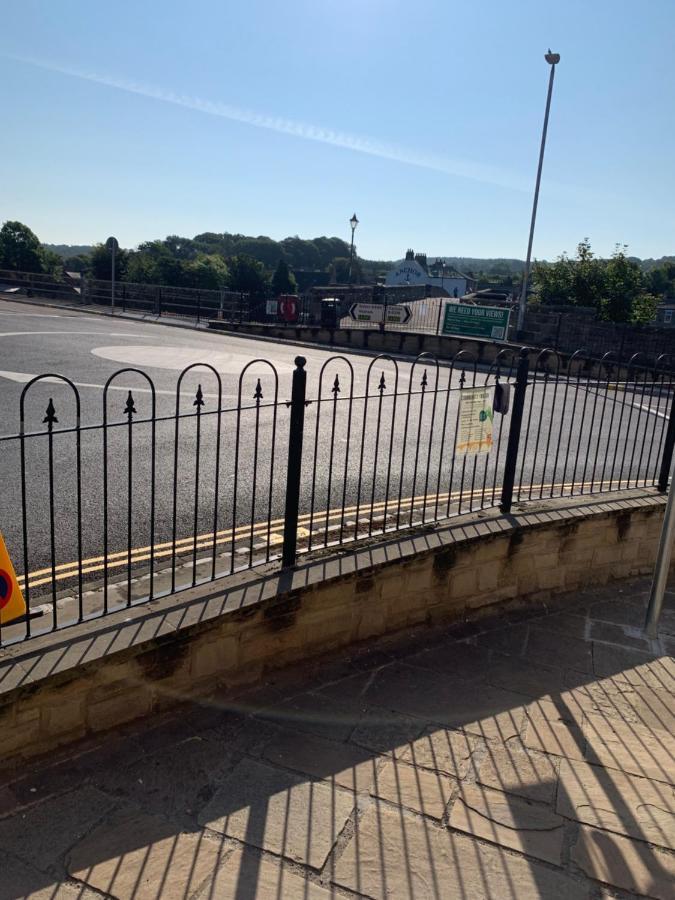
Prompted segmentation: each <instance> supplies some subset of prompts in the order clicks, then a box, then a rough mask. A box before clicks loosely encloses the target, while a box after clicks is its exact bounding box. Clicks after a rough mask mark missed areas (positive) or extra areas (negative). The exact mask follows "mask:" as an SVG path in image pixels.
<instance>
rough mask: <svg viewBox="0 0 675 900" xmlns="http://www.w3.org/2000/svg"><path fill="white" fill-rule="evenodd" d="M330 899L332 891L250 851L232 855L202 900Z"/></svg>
mask: <svg viewBox="0 0 675 900" xmlns="http://www.w3.org/2000/svg"><path fill="white" fill-rule="evenodd" d="M254 897H259V898H260V900H267V898H270V900H330V898H331V897H334V894H333V892H332V891H331V890H330V889H329V888H327V887H322V886H321V885H320V884H317V883H315V882H312V881H308V880H307V879H305V878H304V877H303V876H302V874H298V873H297V872H296V871H293V869H291V868H289V867H288V866H283V865H281V864H280V863H279V861H278V860H275V859H271V858H269V857H266V856H261V854H260V853H256V852H253V851H251V850H243V849H238V850H235V851H234V852H233V853H231V854H230V855H229V856H228V857H227V859H226V861H225V863H224V865H223V866H221V867H220V869H219V870H218V871H217V872H216V873H215V876H214V878H213V879H212V881H211V882H210V883H209V884H208V885H206V887H204V888H203V889H202V890H201V891H200V893H199V900H253V898H254Z"/></svg>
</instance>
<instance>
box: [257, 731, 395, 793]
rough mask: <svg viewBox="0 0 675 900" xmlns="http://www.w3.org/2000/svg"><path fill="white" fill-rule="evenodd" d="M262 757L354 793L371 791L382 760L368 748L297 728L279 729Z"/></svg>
mask: <svg viewBox="0 0 675 900" xmlns="http://www.w3.org/2000/svg"><path fill="white" fill-rule="evenodd" d="M263 759H266V760H269V762H272V763H275V764H276V765H278V766H284V767H285V768H287V769H293V770H294V771H296V772H304V773H305V774H307V775H312V776H313V777H314V778H319V779H322V780H324V781H328V782H329V783H330V784H339V785H340V786H341V787H343V788H345V789H346V790H349V791H353V792H354V793H356V792H359V791H367V790H369V788H370V786H371V784H372V782H373V778H374V777H375V771H376V769H377V765H378V762H379V759H378V757H377V755H376V754H373V753H372V752H371V751H369V750H366V749H361V748H359V747H355V746H354V745H353V744H338V743H336V742H335V741H329V740H326V739H325V738H320V737H316V736H314V735H308V734H303V733H301V732H297V731H282V732H279V733H278V734H277V736H276V738H275V739H274V740H273V741H271V742H270V743H269V744H268V745H267V747H266V749H265V751H264V753H263Z"/></svg>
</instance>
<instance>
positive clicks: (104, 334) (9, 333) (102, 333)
mask: <svg viewBox="0 0 675 900" xmlns="http://www.w3.org/2000/svg"><path fill="white" fill-rule="evenodd" d="M53 334H57V335H66V336H68V337H69V336H70V335H72V334H85V335H87V334H91V335H93V336H94V337H124V338H129V337H130V338H133V337H138V335H136V334H133V333H132V332H129V331H119V332H112V333H111V332H110V331H0V337H24V336H25V337H51V336H52V335H53Z"/></svg>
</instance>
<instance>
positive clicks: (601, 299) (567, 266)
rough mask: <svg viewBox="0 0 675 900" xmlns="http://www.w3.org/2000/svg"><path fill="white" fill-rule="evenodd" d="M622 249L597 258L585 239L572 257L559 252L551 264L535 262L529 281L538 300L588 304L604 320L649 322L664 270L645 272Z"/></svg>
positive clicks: (624, 248)
mask: <svg viewBox="0 0 675 900" xmlns="http://www.w3.org/2000/svg"><path fill="white" fill-rule="evenodd" d="M626 249H627V248H626V247H625V246H620V245H617V247H616V249H615V251H614V253H613V254H612V256H611V258H610V259H597V258H596V257H595V256H594V254H593V251H592V250H591V245H590V242H589V240H588V238H585V239H584V240H583V241H581V243H580V244H579V246H578V247H577V255H576V257H575V258H574V259H570V258H569V257H568V256H567V255H566V254H564V253H563V254H562V255H561V256H560V257H558V259H557V260H556V261H555V262H554V263H537V264H536V265H535V267H534V272H533V283H534V284H535V286H536V289H537V294H538V297H539V299H540V301H541V302H542V303H549V304H551V303H555V304H561V305H570V306H586V307H591V308H593V309H595V310H596V313H597V315H598V316H599V318H601V319H604V320H605V321H608V322H640V323H647V322H651V321H653V318H654V313H655V311H656V306H657V304H658V299H659V298H658V296H656V294H657V293H659V291H658V290H657V286H660V287H664V286H666V285H667V284H668V283H669V282H668V278H667V273H666V274H665V275H664V276H662V275H660V274H659V275H657V274H655V273H654V272H652V273H651V275H645V274H644V273H643V271H642V269H641V268H640V265H639V263H638V262H637V261H636V260H635V259H631V258H630V257H628V256H627V255H626ZM673 274H675V266H674V267H673ZM664 279H665V280H664Z"/></svg>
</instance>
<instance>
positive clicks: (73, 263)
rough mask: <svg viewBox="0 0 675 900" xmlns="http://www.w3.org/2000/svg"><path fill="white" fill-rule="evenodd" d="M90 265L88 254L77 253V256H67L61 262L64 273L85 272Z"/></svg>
mask: <svg viewBox="0 0 675 900" xmlns="http://www.w3.org/2000/svg"><path fill="white" fill-rule="evenodd" d="M90 264H91V257H90V256H89V254H88V253H79V254H78V255H77V256H68V257H66V259H64V260H63V268H64V269H65V270H66V272H86V271H87V269H88V268H89V266H90Z"/></svg>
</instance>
